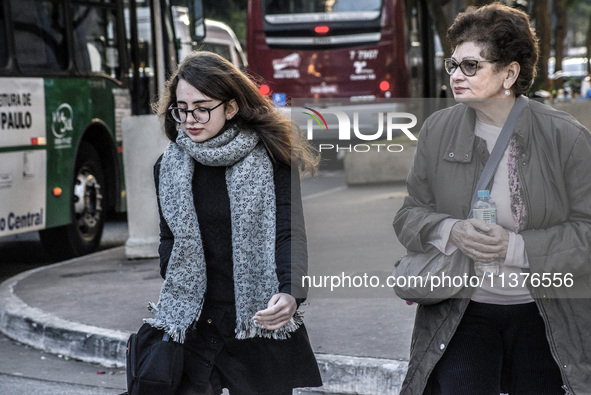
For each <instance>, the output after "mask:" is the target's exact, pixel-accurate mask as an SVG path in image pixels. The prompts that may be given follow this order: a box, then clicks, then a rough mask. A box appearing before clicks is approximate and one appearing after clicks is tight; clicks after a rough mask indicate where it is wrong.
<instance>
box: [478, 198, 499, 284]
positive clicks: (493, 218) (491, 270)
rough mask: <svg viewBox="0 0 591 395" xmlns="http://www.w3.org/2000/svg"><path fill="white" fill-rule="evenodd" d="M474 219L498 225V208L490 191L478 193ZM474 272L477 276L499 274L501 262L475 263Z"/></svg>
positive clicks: (496, 260)
mask: <svg viewBox="0 0 591 395" xmlns="http://www.w3.org/2000/svg"><path fill="white" fill-rule="evenodd" d="M472 213H473V217H474V218H476V219H479V220H481V221H483V222H486V223H487V224H496V223H497V208H496V207H495V204H494V203H493V202H491V201H490V192H489V190H488V189H485V190H480V191H478V200H477V201H476V203H475V204H474V207H473V208H472ZM474 270H475V271H476V275H477V276H484V275H492V276H496V275H498V274H499V270H500V261H499V260H498V259H495V260H493V261H492V262H474Z"/></svg>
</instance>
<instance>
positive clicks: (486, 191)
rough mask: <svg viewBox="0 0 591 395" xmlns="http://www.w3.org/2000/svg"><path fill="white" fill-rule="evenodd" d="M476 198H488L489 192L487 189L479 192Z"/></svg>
mask: <svg viewBox="0 0 591 395" xmlns="http://www.w3.org/2000/svg"><path fill="white" fill-rule="evenodd" d="M478 197H479V198H483V197H490V191H489V190H488V189H483V190H480V191H478Z"/></svg>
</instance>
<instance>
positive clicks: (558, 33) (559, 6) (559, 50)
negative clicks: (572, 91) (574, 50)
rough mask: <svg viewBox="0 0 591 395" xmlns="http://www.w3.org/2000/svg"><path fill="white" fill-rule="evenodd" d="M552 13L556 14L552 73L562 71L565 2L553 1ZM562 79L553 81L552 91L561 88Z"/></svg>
mask: <svg viewBox="0 0 591 395" xmlns="http://www.w3.org/2000/svg"><path fill="white" fill-rule="evenodd" d="M554 12H555V14H556V28H555V29H554V57H555V59H556V62H555V63H554V72H556V71H558V70H562V59H563V58H564V41H565V38H566V28H567V23H568V22H567V12H566V0H554ZM563 83H564V78H559V79H557V80H554V89H560V88H562V84H563Z"/></svg>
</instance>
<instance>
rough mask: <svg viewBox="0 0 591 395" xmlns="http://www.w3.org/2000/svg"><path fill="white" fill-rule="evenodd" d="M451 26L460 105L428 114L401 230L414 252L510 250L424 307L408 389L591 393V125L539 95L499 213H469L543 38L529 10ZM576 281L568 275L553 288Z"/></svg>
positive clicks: (500, 182)
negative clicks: (486, 274) (466, 294)
mask: <svg viewBox="0 0 591 395" xmlns="http://www.w3.org/2000/svg"><path fill="white" fill-rule="evenodd" d="M448 35H449V38H450V41H451V43H452V45H453V49H454V52H453V55H452V58H450V59H446V61H445V68H446V70H447V72H448V73H449V74H450V85H451V88H452V90H453V93H454V97H455V99H456V100H457V101H458V102H460V104H458V105H456V106H453V107H451V108H448V109H445V110H442V111H440V112H437V113H435V114H434V115H433V116H431V117H430V118H429V119H428V120H427V121H426V122H425V123H424V125H423V128H422V130H421V133H420V137H419V144H418V148H417V153H416V157H415V160H414V165H413V168H412V170H411V172H410V174H409V176H408V180H407V187H408V193H409V195H408V197H407V198H406V199H405V201H404V205H403V207H402V208H401V209H400V211H399V212H398V213H397V214H396V217H395V219H394V228H395V230H396V232H397V235H398V238H399V239H400V241H401V243H402V244H403V245H404V246H405V247H406V248H407V249H408V250H411V251H417V252H423V251H425V250H426V249H427V248H429V246H431V245H433V246H435V247H436V248H438V249H439V250H440V251H441V252H442V253H445V254H448V255H449V254H451V253H452V252H454V251H455V250H457V249H459V250H460V251H461V252H462V253H463V254H464V255H466V256H468V257H469V258H470V259H472V260H474V261H475V262H490V261H492V260H494V259H497V260H500V270H499V275H498V276H497V277H491V278H490V281H485V282H484V283H483V285H482V286H481V287H474V288H471V289H469V291H470V294H471V297H470V298H454V299H448V300H445V301H443V302H441V303H437V304H433V305H419V306H418V307H417V315H416V321H415V329H414V333H413V341H412V347H411V357H410V363H409V367H408V373H407V376H406V379H405V381H404V384H403V388H402V392H401V393H402V394H421V393H425V394H434V393H436V394H495V395H498V394H499V393H500V392H508V393H510V394H521V393H528V394H538V395H539V394H564V393H565V390H566V391H567V392H568V393H577V394H578V393H580V394H583V393H589V391H591V334H590V333H589V328H591V314H589V312H590V311H591V303H590V302H589V300H590V299H585V298H584V297H586V298H589V296H590V295H589V290H590V287H589V278H590V272H591V257H590V255H591V248H590V244H591V243H590V241H591V176H590V175H589V171H590V170H591V135H590V134H589V132H588V130H587V129H585V127H583V126H582V125H581V124H580V123H578V122H577V121H576V120H575V119H573V118H572V117H571V116H570V115H568V114H565V113H562V112H559V111H556V110H554V109H552V108H550V107H548V106H545V105H542V104H540V103H538V102H535V101H531V102H528V103H527V105H526V107H525V109H524V110H523V111H522V112H521V114H520V115H519V118H518V120H517V123H516V126H515V129H514V132H513V135H512V137H511V140H510V143H509V145H508V148H507V149H506V150H505V152H504V156H503V157H502V158H501V160H500V162H499V165H498V168H497V171H496V173H495V174H494V177H493V179H492V181H491V183H490V185H489V189H490V191H491V197H492V198H493V200H494V201H495V203H496V206H497V224H496V225H491V224H485V223H483V222H480V221H478V220H476V219H473V218H472V219H466V218H467V216H468V214H469V212H470V201H471V197H472V194H473V192H474V188H475V185H476V182H477V180H478V178H479V176H480V174H481V173H482V170H483V167H484V164H485V163H486V161H487V159H488V158H489V155H490V151H491V150H492V147H493V146H494V144H495V142H496V139H497V137H498V136H499V133H500V131H501V129H502V126H503V125H504V124H505V121H506V120H507V117H508V114H509V112H510V111H511V109H512V107H513V105H514V103H515V102H516V98H517V97H519V96H521V95H522V94H524V93H526V92H527V90H528V89H529V87H530V85H531V82H532V80H533V78H534V76H535V65H536V62H537V59H538V48H537V40H536V37H535V33H534V32H533V30H532V29H531V28H530V25H529V19H528V17H527V15H526V14H524V13H522V12H520V11H517V10H515V9H512V8H509V7H505V6H502V5H499V4H494V5H490V6H485V7H482V8H479V9H469V10H467V11H466V12H464V13H462V14H460V15H458V17H457V18H456V20H455V22H454V24H453V25H452V26H451V28H450V29H449V32H448ZM520 100H527V99H525V98H523V97H522V99H520ZM471 273H473V272H471ZM522 274H523V275H522ZM525 274H529V275H530V276H529V277H530V278H534V277H535V278H538V279H542V278H547V279H553V280H552V284H551V285H552V286H550V287H547V286H542V285H541V284H540V282H538V281H523V280H522V279H524V278H525ZM501 279H504V280H505V281H504V282H502V281H501ZM508 279H513V280H514V281H507V280H508ZM517 279H519V281H516V280H517ZM564 279H569V285H570V286H567V287H564V286H563V287H562V288H558V287H554V286H558V285H560V284H558V280H561V281H562V280H564ZM570 280H573V281H572V283H571V281H570ZM468 286H469V285H468Z"/></svg>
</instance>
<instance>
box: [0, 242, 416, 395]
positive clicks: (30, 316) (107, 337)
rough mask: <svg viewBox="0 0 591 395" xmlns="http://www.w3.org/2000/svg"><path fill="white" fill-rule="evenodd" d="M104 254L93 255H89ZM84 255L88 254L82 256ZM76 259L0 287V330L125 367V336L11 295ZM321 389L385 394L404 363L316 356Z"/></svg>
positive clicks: (397, 382)
mask: <svg viewBox="0 0 591 395" xmlns="http://www.w3.org/2000/svg"><path fill="white" fill-rule="evenodd" d="M102 253H105V252H104V251H102V252H98V253H95V254H93V257H96V256H97V255H99V256H100V254H102ZM87 257H88V256H87ZM79 259H80V258H76V259H73V260H69V261H64V262H60V263H56V264H53V265H48V266H43V267H40V268H37V269H33V270H29V271H26V272H23V273H21V274H19V275H16V276H14V277H12V278H9V279H8V280H6V281H4V282H3V283H2V284H0V332H2V333H3V334H4V335H6V336H7V337H9V338H11V339H13V340H16V341H18V342H20V343H23V344H26V345H28V346H31V347H33V348H36V349H40V350H43V351H46V352H49V353H51V354H57V355H62V356H66V357H69V358H72V359H77V360H80V361H84V362H90V363H98V364H100V365H103V366H108V367H117V368H124V367H125V351H126V348H127V339H128V337H129V335H130V333H127V332H124V331H119V330H113V329H106V328H100V327H96V326H91V325H86V324H81V323H77V322H73V321H68V320H64V319H61V318H58V317H56V316H53V315H51V314H48V313H46V312H44V311H43V310H40V309H38V308H35V307H31V306H29V305H27V304H26V303H25V302H24V301H23V300H21V299H20V298H19V297H18V296H17V295H16V293H15V289H16V286H17V284H18V283H19V281H22V280H23V279H25V278H27V277H28V276H30V275H32V274H34V273H37V272H39V271H42V270H46V269H50V268H55V267H57V266H61V265H67V264H68V263H73V262H75V261H77V260H79ZM316 359H317V361H318V366H319V368H320V373H321V375H322V379H323V382H324V386H323V387H321V388H318V389H314V391H317V392H320V393H321V392H328V393H338V394H368V395H372V394H384V393H397V392H398V391H399V390H400V386H401V385H402V381H403V379H404V375H405V373H406V370H407V368H408V362H407V361H397V360H390V359H380V358H363V357H350V356H343V355H332V354H316Z"/></svg>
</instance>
